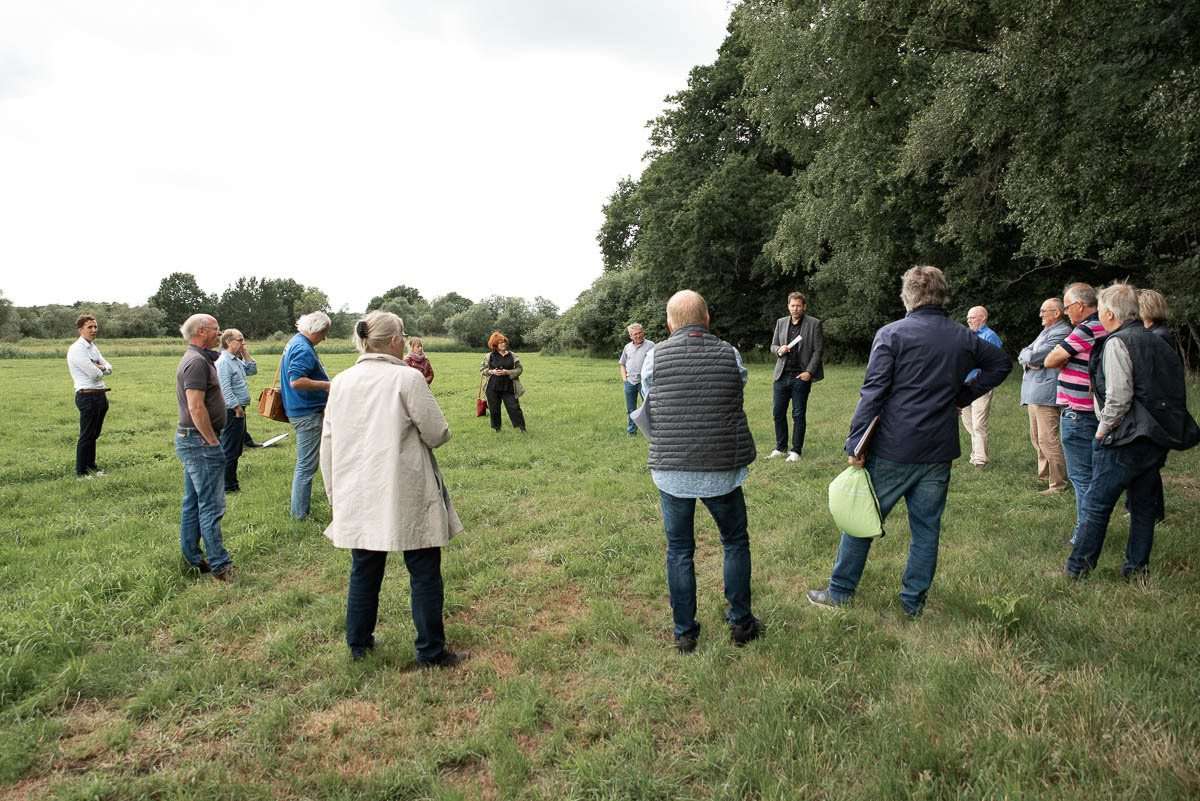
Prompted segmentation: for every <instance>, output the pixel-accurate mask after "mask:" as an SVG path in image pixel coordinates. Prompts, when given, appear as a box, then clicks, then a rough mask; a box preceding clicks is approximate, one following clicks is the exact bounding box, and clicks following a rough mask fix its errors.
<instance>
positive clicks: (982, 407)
mask: <svg viewBox="0 0 1200 801" xmlns="http://www.w3.org/2000/svg"><path fill="white" fill-rule="evenodd" d="M987 321H988V311H987V309H985V308H984V307H983V306H972V307H971V310H970V311H968V312H967V327H968V328H970V329H971V330H972V331H974V332H975V336H977V337H979V338H980V339H982V340H983V341H984V342H987V343H988V344H989V345H995V346H996V347H997V348H1002V347H1003V344H1002V343H1001V341H1000V337H999V335H998V334H997V333H996V332H995V331H993V330H992V329H991V328H988V324H987ZM978 375H979V370H972V371H971V372H970V373H969V374H968V375H967V381H968V382H970V381H973V380H975V378H976V376H978ZM991 413H992V393H991V391H990V390H989V391H987V392H985V393H983V394H982V395H980V396H979V397H978V398H976V399H975V400H974V401H973V402H972V403H971V404H970V405H969V406H964V407H963V408H962V410H961V411H960V412H959V415H960V416H961V417H962V422H963V428H965V429H967V434H968V435H969V436H970V437H971V464H973V465H975V466H976V467H978V468H980V469H983V468H984V467H986V466H987V463H988V452H987V439H988V416H989V415H991Z"/></svg>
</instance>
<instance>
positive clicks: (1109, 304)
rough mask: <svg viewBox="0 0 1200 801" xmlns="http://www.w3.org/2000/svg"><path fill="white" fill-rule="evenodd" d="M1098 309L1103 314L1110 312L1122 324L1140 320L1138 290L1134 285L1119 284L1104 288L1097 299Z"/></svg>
mask: <svg viewBox="0 0 1200 801" xmlns="http://www.w3.org/2000/svg"><path fill="white" fill-rule="evenodd" d="M1077 299H1078V298H1077ZM1096 307H1097V308H1098V309H1099V310H1100V313H1101V314H1103V313H1104V312H1109V313H1110V314H1112V316H1113V317H1116V318H1117V319H1118V320H1120V321H1121V322H1127V321H1129V320H1138V319H1140V316H1139V311H1138V297H1137V290H1136V289H1134V288H1133V285H1132V284H1125V283H1120V282H1118V283H1115V284H1113V285H1112V286H1106V287H1104V289H1101V290H1100V294H1099V295H1098V296H1097V297H1096Z"/></svg>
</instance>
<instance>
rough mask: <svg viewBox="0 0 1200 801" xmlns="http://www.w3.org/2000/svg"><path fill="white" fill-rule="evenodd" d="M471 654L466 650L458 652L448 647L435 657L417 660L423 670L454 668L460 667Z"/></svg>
mask: <svg viewBox="0 0 1200 801" xmlns="http://www.w3.org/2000/svg"><path fill="white" fill-rule="evenodd" d="M470 656H471V655H470V654H469V653H467V652H466V651H462V652H458V651H451V650H450V649H446V650H445V651H442V652H441V653H440V654H438V655H437V657H436V658H434V659H429V660H422V659H418V660H417V666H418V667H420V668H421V669H422V670H432V669H433V668H452V667H458V666H459V665H461V664H462V663H463V662H465V661H466V660H467V659H468V658H469V657H470Z"/></svg>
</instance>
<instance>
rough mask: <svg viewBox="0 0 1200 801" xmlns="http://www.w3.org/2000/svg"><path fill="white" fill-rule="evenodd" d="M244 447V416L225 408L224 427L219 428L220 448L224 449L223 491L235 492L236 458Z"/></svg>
mask: <svg viewBox="0 0 1200 801" xmlns="http://www.w3.org/2000/svg"><path fill="white" fill-rule="evenodd" d="M245 447H246V418H245V417H238V416H237V415H236V414H234V413H233V409H226V410H225V427H224V428H223V429H221V450H223V451H225V491H226V492H237V491H238V490H239V489H241V487H240V486H239V485H238V477H237V467H238V459H240V458H241V457H242V449H243V448H245Z"/></svg>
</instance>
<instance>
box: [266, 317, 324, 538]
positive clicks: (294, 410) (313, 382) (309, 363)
mask: <svg viewBox="0 0 1200 801" xmlns="http://www.w3.org/2000/svg"><path fill="white" fill-rule="evenodd" d="M331 324H332V321H331V320H330V319H329V315H328V314H326V313H325V312H321V311H315V312H312V313H311V314H305V315H301V317H300V319H299V320H297V321H296V335H295V336H293V337H292V338H291V340H290V341H289V342H288V343H287V347H285V348H284V349H283V356H281V357H280V359H279V374H280V376H281V380H280V394H281V395H282V396H283V410H284V411H285V412H287V416H288V420H289V421H290V422H291V424H292V428H293V429H295V431H296V471H295V473H294V474H293V475H292V500H291V513H292V517H294V518H296V519H297V520H303V519H304V518H306V517H308V511H309V507H310V501H311V499H312V481H313V476H314V475H315V474H316V472H317V462H318V459H319V457H320V447H321V419H322V415H323V414H324V413H325V403H326V402H327V401H328V400H329V374H328V373H326V372H325V367H324V365H322V364H321V360H320V359H319V358H318V357H317V345H319V344H320V343H322V342H324V341H325V337H327V336H329V326H330V325H331Z"/></svg>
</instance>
